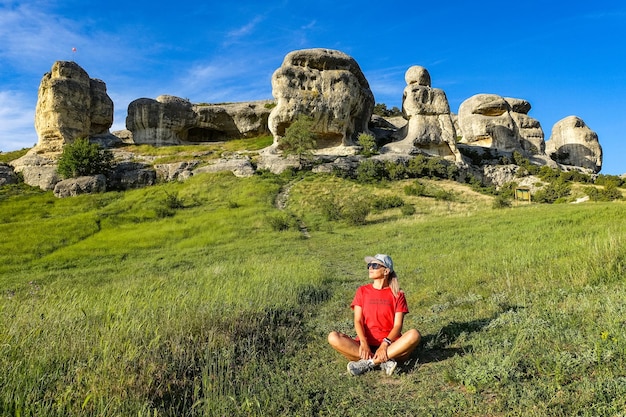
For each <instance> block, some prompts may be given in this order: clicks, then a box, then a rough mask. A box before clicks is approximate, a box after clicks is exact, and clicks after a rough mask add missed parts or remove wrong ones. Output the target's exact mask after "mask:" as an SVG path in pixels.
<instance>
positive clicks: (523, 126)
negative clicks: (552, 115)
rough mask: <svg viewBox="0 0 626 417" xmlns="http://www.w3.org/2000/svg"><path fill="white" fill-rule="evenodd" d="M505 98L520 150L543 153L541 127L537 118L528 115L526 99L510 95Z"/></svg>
mask: <svg viewBox="0 0 626 417" xmlns="http://www.w3.org/2000/svg"><path fill="white" fill-rule="evenodd" d="M505 100H506V102H507V103H509V105H510V106H511V111H510V114H511V118H513V121H514V122H515V125H516V126H517V133H518V136H519V141H520V145H521V147H522V150H523V151H525V152H526V153H527V154H533V155H535V154H539V155H543V154H544V153H545V148H546V143H545V140H544V134H543V129H542V128H541V123H539V120H537V119H534V118H532V117H530V116H529V115H528V112H529V111H530V108H531V106H530V103H529V102H528V101H527V100H524V99H520V98H512V97H506V98H505Z"/></svg>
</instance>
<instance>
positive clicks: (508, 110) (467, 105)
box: [458, 94, 545, 155]
mask: <svg viewBox="0 0 626 417" xmlns="http://www.w3.org/2000/svg"><path fill="white" fill-rule="evenodd" d="M529 110H530V103H529V102H528V101H526V100H522V99H514V98H503V97H500V96H498V95H496V94H476V95H474V96H472V97H470V98H468V99H467V100H465V101H464V102H463V103H461V106H460V107H459V114H458V123H459V128H460V130H461V134H462V139H461V143H464V144H469V145H473V146H482V147H485V148H495V149H498V150H501V151H505V152H513V151H519V152H522V153H524V154H526V155H534V154H543V150H544V148H545V143H544V140H543V130H542V129H541V125H540V124H539V122H538V121H537V120H535V119H533V118H531V117H530V116H528V114H527V113H528V111H529Z"/></svg>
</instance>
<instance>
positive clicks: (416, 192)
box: [404, 181, 426, 197]
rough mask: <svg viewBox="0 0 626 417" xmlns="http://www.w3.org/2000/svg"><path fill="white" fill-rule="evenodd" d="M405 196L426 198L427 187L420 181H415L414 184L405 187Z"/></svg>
mask: <svg viewBox="0 0 626 417" xmlns="http://www.w3.org/2000/svg"><path fill="white" fill-rule="evenodd" d="M404 194H406V195H412V196H417V197H420V196H424V195H426V186H425V185H424V184H422V183H421V182H419V181H415V182H414V183H413V184H411V185H406V186H405V187H404Z"/></svg>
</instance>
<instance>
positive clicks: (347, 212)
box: [341, 199, 372, 226]
mask: <svg viewBox="0 0 626 417" xmlns="http://www.w3.org/2000/svg"><path fill="white" fill-rule="evenodd" d="M371 209H372V208H371V205H370V203H369V202H368V201H367V200H366V199H358V200H353V201H351V202H350V204H346V205H344V206H343V207H342V208H341V217H342V218H343V219H344V220H345V221H346V222H347V223H348V224H350V225H352V226H358V225H362V224H365V219H366V218H367V215H368V214H370V211H371Z"/></svg>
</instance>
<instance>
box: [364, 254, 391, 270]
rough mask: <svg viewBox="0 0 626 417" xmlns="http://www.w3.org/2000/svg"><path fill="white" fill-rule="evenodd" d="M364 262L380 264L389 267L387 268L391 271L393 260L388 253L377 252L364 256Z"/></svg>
mask: <svg viewBox="0 0 626 417" xmlns="http://www.w3.org/2000/svg"><path fill="white" fill-rule="evenodd" d="M365 262H367V263H368V264H369V263H375V264H381V265H383V266H384V267H385V268H389V270H390V271H391V272H393V261H392V260H391V256H389V255H384V254H380V253H379V254H378V255H376V256H366V257H365Z"/></svg>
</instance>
